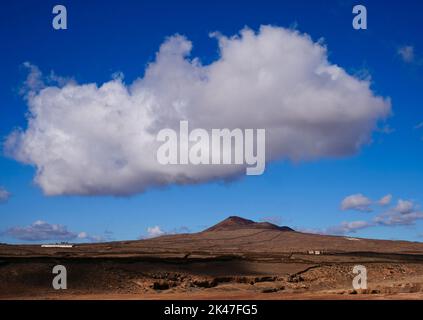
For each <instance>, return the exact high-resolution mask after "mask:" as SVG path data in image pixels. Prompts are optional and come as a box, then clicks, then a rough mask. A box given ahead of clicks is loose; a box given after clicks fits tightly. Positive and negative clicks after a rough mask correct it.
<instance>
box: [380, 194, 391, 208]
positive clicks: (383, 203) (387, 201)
mask: <svg viewBox="0 0 423 320" xmlns="http://www.w3.org/2000/svg"><path fill="white" fill-rule="evenodd" d="M391 201H392V194H387V195H386V196H384V197H382V198H380V199H379V201H378V203H379V205H381V206H387V205H389V204H390V203H391Z"/></svg>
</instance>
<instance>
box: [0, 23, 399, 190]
mask: <svg viewBox="0 0 423 320" xmlns="http://www.w3.org/2000/svg"><path fill="white" fill-rule="evenodd" d="M212 36H213V37H215V38H216V39H217V41H218V45H219V58H218V59H217V60H216V61H214V62H212V63H211V64H208V65H203V64H202V63H201V61H200V60H199V59H198V58H192V57H190V53H191V49H192V43H191V42H190V41H189V40H188V39H187V38H185V37H184V36H180V35H175V36H172V37H169V38H168V39H167V40H166V41H165V42H164V43H163V44H162V45H161V47H160V49H159V51H158V52H157V54H156V58H155V60H154V61H153V62H152V63H150V64H149V65H148V66H147V68H146V70H145V75H144V76H143V77H142V78H139V79H137V80H136V81H134V82H133V83H132V84H130V85H126V84H125V83H124V82H123V80H122V77H121V76H117V77H114V78H113V79H112V80H110V81H109V82H106V83H103V84H102V85H97V84H95V83H86V84H77V83H75V82H74V81H68V82H66V81H65V83H61V84H57V85H52V84H51V81H54V79H50V83H49V85H46V83H45V81H42V75H41V74H40V72H39V70H38V68H35V67H34V66H32V65H27V67H29V68H30V69H31V72H30V76H29V77H28V80H27V84H26V87H27V91H28V92H27V94H26V98H27V102H28V106H29V117H28V126H27V129H26V130H17V131H15V132H13V133H11V134H10V135H9V137H8V139H7V141H6V143H5V150H6V152H7V153H8V154H9V155H10V156H12V157H13V158H15V159H16V160H18V161H20V162H23V163H26V164H30V165H34V166H35V167H36V169H37V171H36V176H35V179H34V180H35V182H36V183H37V184H38V185H39V186H40V187H41V188H42V190H43V191H44V193H45V194H47V195H63V194H78V195H93V194H101V195H130V194H134V193H138V192H143V191H145V190H147V189H149V188H152V187H157V186H163V185H169V184H175V183H176V184H186V183H199V182H206V181H210V180H215V179H229V178H232V177H233V176H236V175H239V174H244V173H245V168H244V166H242V165H218V166H216V165H214V166H210V165H209V166H208V165H197V166H195V165H180V166H178V165H167V166H163V165H160V164H159V163H158V162H157V160H156V150H157V148H158V146H159V142H157V141H156V135H157V132H158V131H159V130H161V129H163V128H172V129H175V130H177V129H178V128H179V122H180V120H188V121H189V125H190V128H204V129H211V128H229V129H234V128H241V129H247V128H261V129H266V160H267V161H275V160H279V159H291V160H293V161H300V160H312V159H319V158H324V157H342V156H348V155H352V154H354V153H356V152H357V151H358V150H359V148H360V147H361V146H362V145H363V144H366V143H368V142H369V141H370V139H371V133H372V131H373V130H374V129H375V128H376V127H377V123H378V121H380V120H383V119H384V118H386V117H387V116H388V115H389V114H390V110H391V106H390V101H389V99H385V98H383V97H379V96H376V95H375V94H374V93H373V92H372V90H371V88H370V82H369V80H365V79H364V80H363V79H358V78H355V77H354V76H351V75H349V74H347V72H346V71H345V70H344V69H343V68H342V67H340V66H337V65H335V64H332V63H330V62H329V61H328V58H327V49H326V47H325V46H324V45H323V44H322V43H321V42H313V40H312V39H311V38H310V37H309V36H308V35H306V34H301V33H299V32H298V31H296V30H292V29H285V28H280V27H273V26H262V27H261V28H260V30H259V31H258V32H254V31H253V30H250V29H248V28H246V29H243V30H242V31H241V32H240V34H239V35H235V36H232V37H226V36H223V35H220V34H218V33H215V34H213V35H212ZM142 63H143V62H140V64H142ZM50 78H51V77H50ZM40 82H41V83H40Z"/></svg>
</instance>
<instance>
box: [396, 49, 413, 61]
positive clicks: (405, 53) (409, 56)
mask: <svg viewBox="0 0 423 320" xmlns="http://www.w3.org/2000/svg"><path fill="white" fill-rule="evenodd" d="M398 54H399V56H400V57H401V59H402V60H403V61H404V62H407V63H410V62H413V61H414V58H415V57H414V47H413V46H403V47H401V48H399V49H398Z"/></svg>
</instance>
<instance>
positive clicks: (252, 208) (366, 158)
mask: <svg viewBox="0 0 423 320" xmlns="http://www.w3.org/2000/svg"><path fill="white" fill-rule="evenodd" d="M358 3H360V4H364V5H365V6H366V7H367V11H368V29H367V30H354V29H353V28H352V25H351V21H352V19H353V14H352V7H353V5H355V4H358ZM55 4H56V2H55V1H42V2H37V3H35V2H34V1H21V0H19V1H15V2H14V3H10V4H7V5H6V4H3V5H2V10H0V37H1V39H2V50H1V60H0V61H1V71H2V72H1V75H2V76H1V77H0V135H1V136H2V138H3V139H6V138H7V137H8V136H9V135H10V133H11V132H12V131H13V130H14V129H16V128H22V129H23V130H25V128H26V127H27V125H28V122H27V114H28V106H27V102H26V100H25V98H24V97H23V96H22V94H20V92H21V91H22V88H23V86H24V82H25V79H26V77H27V75H28V70H26V68H25V67H24V66H23V64H24V63H25V62H30V63H31V64H33V65H35V66H37V67H38V68H39V69H40V70H41V71H42V72H43V73H45V74H49V73H50V72H51V71H52V70H53V71H54V73H55V74H57V75H60V76H63V77H68V78H73V79H75V81H77V82H78V83H79V84H84V83H97V84H99V85H101V84H102V83H104V82H107V81H110V80H111V78H112V74H114V73H116V72H121V73H123V74H124V76H125V77H124V82H125V84H131V83H132V82H133V81H134V80H136V79H137V78H138V77H142V76H143V74H144V72H145V70H146V68H147V65H148V64H149V63H151V62H153V61H154V60H155V57H156V53H157V51H158V49H159V47H160V45H161V44H162V43H163V42H164V41H165V39H166V37H169V36H172V35H174V34H176V33H177V34H181V35H184V36H186V37H187V38H188V39H189V40H191V41H192V43H193V49H192V52H191V56H194V57H198V58H199V59H200V60H201V61H202V63H203V64H205V65H207V64H209V63H212V62H213V61H215V60H217V59H219V51H218V48H217V44H216V40H214V39H210V37H209V33H210V32H214V31H218V32H220V33H222V34H223V35H228V36H231V35H235V34H238V33H239V31H240V30H241V29H243V28H244V27H245V26H248V27H249V28H251V29H253V30H256V31H257V30H258V29H259V27H260V25H272V26H278V27H284V28H291V29H296V30H298V31H299V32H300V33H307V34H309V35H310V36H311V38H312V39H313V41H318V40H319V39H320V38H324V43H325V44H326V46H327V50H328V59H329V61H330V62H331V63H332V64H336V65H338V66H340V67H342V68H343V69H344V70H346V71H347V72H348V73H349V74H351V75H355V76H356V77H359V75H360V74H363V73H364V74H365V75H370V76H371V89H372V92H373V93H374V94H375V95H378V96H383V97H389V98H390V99H391V103H392V115H391V116H390V117H389V118H388V119H387V120H386V122H384V123H382V124H379V129H375V130H372V142H371V143H370V144H366V145H364V146H362V147H361V148H359V150H358V151H357V152H356V153H355V154H352V155H349V156H347V157H330V156H328V157H320V158H319V159H316V160H313V161H299V162H291V161H288V160H284V159H281V160H279V161H274V162H271V163H268V164H267V167H266V171H265V173H264V174H263V175H261V176H242V177H241V178H240V179H238V180H235V181H232V182H221V181H209V182H207V181H206V182H203V183H199V184H193V185H184V186H180V185H174V184H171V185H169V186H167V187H165V188H153V189H151V190H148V191H147V192H141V193H135V194H132V195H130V196H123V197H122V196H113V195H101V194H93V195H83V196H81V195H72V194H70V195H69V194H68V195H53V196H51V195H50V196H49V195H45V194H44V193H43V190H42V188H40V186H39V185H37V184H36V183H34V176H35V173H36V171H35V168H34V166H31V165H25V164H23V163H21V162H19V161H17V160H16V159H14V158H13V157H12V158H11V157H8V156H6V155H5V154H3V153H2V155H1V156H0V187H1V189H0V191H1V190H3V191H4V196H3V200H0V202H1V203H0V217H1V219H0V232H1V234H0V242H9V243H20V242H31V241H30V240H31V239H30V238H29V237H28V236H27V237H25V236H22V234H26V235H28V232H30V233H31V234H35V236H34V238H35V240H38V241H54V240H58V238H56V239H55V238H54V235H55V234H56V235H57V234H59V235H62V236H63V239H65V238H66V239H67V237H68V238H69V240H71V241H80V240H79V239H77V238H75V237H76V235H77V234H79V233H81V232H85V233H86V234H88V235H89V236H86V237H81V238H83V239H84V240H87V241H89V240H96V239H114V240H121V239H136V238H138V237H140V236H142V235H147V229H148V228H149V227H150V228H151V227H154V226H159V227H160V230H162V231H163V232H177V231H178V230H186V229H184V228H188V229H189V230H190V231H199V230H201V229H203V228H205V227H207V226H210V225H212V224H215V223H216V222H218V221H220V220H222V219H224V218H226V217H227V216H230V215H240V216H243V217H245V218H250V219H254V220H260V219H269V218H271V220H274V221H277V222H278V223H281V224H284V225H289V226H291V227H293V228H297V229H301V230H312V231H321V232H328V231H330V230H334V229H333V228H335V227H337V226H340V225H341V224H342V223H343V222H353V221H367V222H369V223H368V225H366V226H365V227H363V228H357V229H356V230H355V229H354V227H352V228H351V229H350V230H349V232H347V233H346V234H348V235H353V236H357V237H371V238H382V239H405V240H411V241H421V239H422V238H421V236H422V234H423V221H421V219H420V218H421V217H420V216H421V212H422V210H423V209H421V205H422V204H423V196H422V194H421V191H422V190H423V188H422V184H423V182H422V181H423V170H422V163H423V140H422V138H423V127H422V128H418V125H419V124H420V123H422V122H423V108H422V92H423V81H422V79H423V39H422V37H421V30H422V27H423V25H422V23H423V22H422V20H421V12H423V4H422V3H419V2H418V1H412V0H405V1H360V2H356V1H348V0H345V1H341V0H339V1H301V0H299V1H260V2H257V1H230V3H227V1H214V2H213V3H204V2H201V1H196V2H194V1H192V2H191V1H178V2H175V1H151V2H148V1H107V2H104V1H61V4H63V5H65V6H66V7H67V11H68V29H67V30H54V29H53V28H52V26H51V21H52V18H53V15H52V13H51V11H52V8H53V6H54V5H55ZM401 50H403V51H401ZM404 50H406V51H404ZM401 52H403V55H401ZM404 52H408V56H405V54H404ZM358 194H362V195H363V197H366V198H367V199H370V200H371V201H372V204H371V208H370V209H369V210H357V207H355V208H354V207H351V208H349V210H342V208H341V202H342V201H343V199H345V198H346V197H347V196H350V195H358ZM388 194H391V195H392V200H391V202H390V203H389V204H386V205H385V206H381V205H379V204H377V203H376V202H377V201H378V200H379V199H380V198H382V197H383V196H385V195H388ZM0 199H2V196H1V192H0ZM399 200H403V201H402V202H398V201H399ZM405 201H407V205H405V207H407V206H408V208H405V209H404V208H403V207H402V205H401V203H402V204H404V203H405ZM366 208H367V207H366ZM358 209H360V208H358ZM384 213H388V214H392V215H394V214H399V215H403V216H404V215H407V214H413V217H414V218H410V220H406V221H408V222H409V223H408V224H404V223H390V224H389V225H386V223H385V224H381V223H375V222H374V221H375V220H374V219H375V217H377V216H380V215H383V214H384ZM36 221H43V226H44V227H45V228H46V229H45V230H44V229H43V230H44V232H45V233H47V234H48V233H49V232H50V231H51V234H52V236H51V239H47V238H46V237H44V238H42V237H41V238H37V234H36V233H37V231H40V230H39V229H37V227H36V226H37V225H40V223H38V224H37V223H35V222H36ZM34 223H35V224H34ZM34 226H35V227H34ZM25 228H26V229H25ZM331 228H332V229H331ZM28 230H29V231H28ZM336 230H338V229H336ZM55 231H59V233H54V232H55ZM60 239H61V238H59V240H60ZM33 240H34V239H33Z"/></svg>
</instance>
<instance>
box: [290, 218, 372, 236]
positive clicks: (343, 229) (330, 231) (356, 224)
mask: <svg viewBox="0 0 423 320" xmlns="http://www.w3.org/2000/svg"><path fill="white" fill-rule="evenodd" d="M374 225H375V223H374V222H369V221H362V220H358V221H343V222H341V223H340V224H339V225H335V226H330V227H327V228H322V229H301V228H299V229H298V230H300V231H301V232H306V233H315V234H323V235H346V234H350V233H356V232H357V231H358V230H361V229H365V228H368V227H372V226H374Z"/></svg>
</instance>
